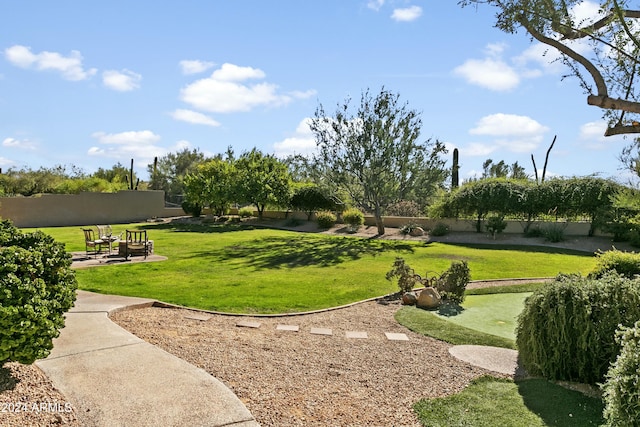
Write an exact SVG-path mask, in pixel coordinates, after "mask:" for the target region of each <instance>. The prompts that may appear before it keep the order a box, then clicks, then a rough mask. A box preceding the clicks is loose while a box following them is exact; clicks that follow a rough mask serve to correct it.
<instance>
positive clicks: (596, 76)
mask: <svg viewBox="0 0 640 427" xmlns="http://www.w3.org/2000/svg"><path fill="white" fill-rule="evenodd" d="M520 24H521V25H522V26H523V27H524V29H525V30H527V31H528V32H529V34H531V36H532V37H533V38H535V39H536V40H538V41H539V42H540V43H544V44H546V45H547V46H551V47H553V48H555V49H557V50H559V51H560V52H562V53H563V54H565V55H567V56H568V57H569V58H571V59H573V60H574V61H576V62H577V63H579V64H580V65H582V66H583V67H584V68H585V69H586V70H587V71H588V72H589V74H591V77H592V78H593V80H594V82H595V84H596V88H597V89H598V96H600V97H606V98H608V97H609V91H608V89H607V84H606V83H605V81H604V78H603V77H602V74H601V73H600V71H599V70H598V69H597V68H596V67H595V65H593V64H592V63H591V61H589V60H588V59H587V58H585V57H584V56H582V55H580V54H579V53H578V52H576V51H574V50H573V49H571V48H570V47H568V46H566V45H564V44H562V43H560V42H559V41H558V40H554V39H552V38H549V37H547V36H545V35H544V34H542V33H540V32H538V30H536V29H535V28H533V27H532V26H531V25H529V22H528V21H526V20H525V19H521V20H520ZM590 105H595V104H590Z"/></svg>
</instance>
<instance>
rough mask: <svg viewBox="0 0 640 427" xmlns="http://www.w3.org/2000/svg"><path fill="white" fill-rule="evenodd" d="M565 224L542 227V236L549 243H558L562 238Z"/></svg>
mask: <svg viewBox="0 0 640 427" xmlns="http://www.w3.org/2000/svg"><path fill="white" fill-rule="evenodd" d="M566 227H567V226H566V225H564V226H563V225H560V224H552V225H547V226H546V227H544V228H542V236H543V237H544V238H545V240H547V241H549V242H551V243H558V242H562V241H563V240H564V229H565V228H566Z"/></svg>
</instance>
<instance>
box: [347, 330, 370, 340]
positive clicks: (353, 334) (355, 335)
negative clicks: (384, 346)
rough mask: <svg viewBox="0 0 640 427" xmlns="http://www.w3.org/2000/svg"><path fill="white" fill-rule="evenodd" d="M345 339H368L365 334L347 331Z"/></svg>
mask: <svg viewBox="0 0 640 427" xmlns="http://www.w3.org/2000/svg"><path fill="white" fill-rule="evenodd" d="M347 338H355V339H366V338H369V337H368V336H367V333H366V332H358V331H347Z"/></svg>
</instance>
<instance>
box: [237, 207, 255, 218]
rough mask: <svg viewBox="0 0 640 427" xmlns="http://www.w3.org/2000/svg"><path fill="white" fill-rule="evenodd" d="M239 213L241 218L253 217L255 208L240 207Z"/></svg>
mask: <svg viewBox="0 0 640 427" xmlns="http://www.w3.org/2000/svg"><path fill="white" fill-rule="evenodd" d="M238 215H240V218H251V217H252V216H253V208H250V207H248V206H245V207H244V208H240V209H238Z"/></svg>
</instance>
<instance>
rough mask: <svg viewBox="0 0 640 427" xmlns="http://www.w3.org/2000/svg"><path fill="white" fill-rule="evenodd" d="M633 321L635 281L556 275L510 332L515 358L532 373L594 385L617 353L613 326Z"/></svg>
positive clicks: (639, 288) (637, 301) (639, 315)
mask: <svg viewBox="0 0 640 427" xmlns="http://www.w3.org/2000/svg"><path fill="white" fill-rule="evenodd" d="M638 319H640V279H629V278H626V277H623V276H620V275H619V274H617V273H615V272H610V273H607V274H605V275H604V276H603V277H602V278H600V279H593V278H584V277H580V276H577V275H572V276H567V275H560V276H558V277H557V278H556V280H555V281H554V282H552V283H550V284H549V285H547V286H543V287H542V288H540V289H539V290H538V291H536V292H534V293H533V295H531V296H530V297H529V298H527V300H526V302H525V307H524V310H523V311H522V313H521V314H520V316H519V317H518V326H517V331H516V333H517V338H516V344H517V347H518V352H519V355H520V360H521V362H522V364H523V366H524V368H525V369H526V370H527V371H528V372H529V373H530V374H532V375H540V376H543V377H545V378H547V379H550V380H567V381H578V382H583V383H587V384H597V383H599V382H602V381H603V379H604V376H605V374H606V372H607V370H608V368H609V365H610V363H612V362H613V361H615V359H616V356H617V355H618V353H619V351H620V345H619V344H616V342H615V333H616V330H617V329H618V326H619V325H623V326H631V325H633V324H634V323H635V322H636V321H637V320H638Z"/></svg>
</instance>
